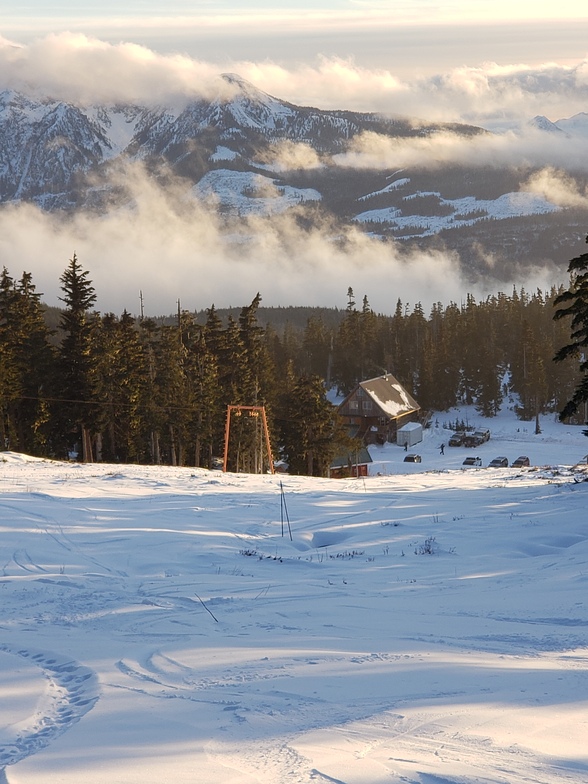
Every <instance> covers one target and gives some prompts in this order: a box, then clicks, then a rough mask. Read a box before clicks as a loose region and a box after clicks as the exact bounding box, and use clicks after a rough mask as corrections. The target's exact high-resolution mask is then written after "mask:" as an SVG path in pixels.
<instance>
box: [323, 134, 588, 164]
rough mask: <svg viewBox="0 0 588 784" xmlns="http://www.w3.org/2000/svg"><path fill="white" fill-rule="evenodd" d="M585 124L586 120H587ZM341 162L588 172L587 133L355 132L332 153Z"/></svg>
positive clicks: (337, 161)
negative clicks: (404, 135)
mask: <svg viewBox="0 0 588 784" xmlns="http://www.w3.org/2000/svg"><path fill="white" fill-rule="evenodd" d="M587 129H588V125H587ZM333 160H334V162H335V163H336V164H337V165H339V166H348V167H351V168H355V169H366V168H367V169H389V168H397V167H408V166H416V167H419V168H424V169H434V168H439V167H442V166H447V165H456V164H459V165H464V166H473V167H480V166H490V167H496V168H504V167H515V168H518V167H544V166H546V165H547V166H552V167H554V168H573V169H575V170H577V171H588V136H587V137H586V138H582V137H579V138H575V139H570V138H568V137H567V136H565V134H556V133H548V132H545V131H541V130H537V129H535V128H531V127H529V128H524V129H522V130H521V131H517V132H514V131H508V132H507V133H504V134H491V133H484V134H478V135H474V136H463V135H462V134H458V133H453V132H450V131H441V132H439V133H431V134H427V135H424V136H417V137H412V138H389V137H387V136H382V135H380V134H376V133H364V134H362V135H361V136H358V137H356V138H355V139H354V140H353V142H352V144H351V145H350V148H349V149H348V151H347V152H345V153H341V154H340V155H336V156H334V159H333Z"/></svg>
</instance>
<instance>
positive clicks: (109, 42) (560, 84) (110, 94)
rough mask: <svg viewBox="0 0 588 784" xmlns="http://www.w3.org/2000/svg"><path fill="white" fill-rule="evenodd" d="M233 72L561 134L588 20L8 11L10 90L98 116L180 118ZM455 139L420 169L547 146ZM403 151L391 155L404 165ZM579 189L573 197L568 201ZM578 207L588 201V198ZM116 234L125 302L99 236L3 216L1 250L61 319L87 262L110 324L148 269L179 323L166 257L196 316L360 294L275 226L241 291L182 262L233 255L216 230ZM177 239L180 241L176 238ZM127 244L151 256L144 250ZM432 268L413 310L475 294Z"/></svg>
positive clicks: (561, 16) (294, 87)
mask: <svg viewBox="0 0 588 784" xmlns="http://www.w3.org/2000/svg"><path fill="white" fill-rule="evenodd" d="M222 72H235V73H238V74H239V75H241V76H242V77H243V78H245V79H246V80H248V81H250V82H251V83H253V84H254V85H255V86H256V87H258V88H260V89H261V90H264V91H265V92H267V93H269V94H271V95H275V96H277V97H279V98H280V99H283V100H288V101H291V102H293V103H296V104H299V105H305V106H316V107H319V108H324V109H348V110H357V111H376V112H382V113H384V114H388V115H396V116H398V115H401V116H409V117H414V118H417V119H422V120H425V121H448V122H468V123H472V124H476V125H480V126H483V127H485V128H488V129H491V130H495V129H499V130H501V131H504V130H508V129H509V128H512V127H519V126H520V125H521V124H524V123H526V121H527V120H529V119H530V118H532V117H534V116H535V115H539V114H540V115H545V116H547V117H548V118H549V119H550V120H553V121H555V120H558V119H562V118H569V117H571V116H573V115H575V114H578V113H581V112H586V111H588V11H587V10H586V8H585V4H584V3H583V2H577V1H575V0H563V1H562V2H560V3H558V4H554V3H553V2H527V0H520V1H519V2H516V3H513V2H506V1H505V0H500V1H499V2H481V1H478V2H461V1H460V0H455V1H454V2H443V3H434V2H425V1H424V0H411V1H410V2H408V1H407V2H403V1H402V0H397V1H396V2H391V1H389V0H373V1H372V2H370V0H353V1H349V2H343V0H330V1H328V0H322V2H318V3H317V2H307V1H306V0H303V1H302V2H297V3H293V2H274V1H273V0H272V1H271V2H270V1H269V0H268V1H267V2H261V1H260V2H256V3H252V2H236V1H233V2H229V0H220V1H219V2H217V1H216V0H215V1H214V2H212V0H210V1H208V0H203V2H193V1H191V2H188V1H186V2H178V0H172V1H171V2H168V3H166V4H162V3H155V2H153V1H152V0H137V1H136V2H123V3H121V2H114V1H113V0H105V2H101V3H97V2H96V3H87V2H86V3H80V2H76V3H74V2H70V1H65V2H58V3H54V4H48V3H46V2H44V0H35V1H34V2H24V3H17V2H12V0H0V89H2V88H5V87H6V88H15V89H21V90H23V91H25V92H26V91H29V90H31V89H33V90H38V91H40V92H42V93H45V94H50V95H51V96H52V97H55V98H60V99H65V100H72V101H77V102H80V103H86V104H88V103H96V102H105V103H108V102H116V101H123V102H124V101H128V102H137V103H147V104H149V103H150V102H151V103H160V104H166V105H168V104H171V105H173V104H174V103H180V104H181V103H182V102H185V101H186V100H187V99H190V98H194V97H195V96H199V95H208V96H210V95H212V94H215V93H216V91H217V90H218V75H219V73H222ZM437 141H438V144H437ZM454 141H455V140H452V139H446V138H441V137H439V139H438V140H436V142H435V149H427V150H422V149H418V150H416V151H414V155H416V157H417V159H418V160H420V161H422V160H423V159H431V160H433V159H436V158H439V156H441V158H443V159H446V158H448V157H449V158H450V159H452V160H456V162H457V161H458V160H459V159H460V155H465V156H467V157H468V160H469V161H471V160H488V159H489V158H490V159H492V160H494V161H498V162H500V161H503V162H505V163H507V164H510V163H512V161H513V160H515V161H516V160H517V159H520V157H521V155H524V154H526V153H527V151H529V150H535V149H536V147H537V144H538V139H537V138H533V139H529V140H527V139H525V138H522V139H521V138H518V139H514V138H513V137H502V138H501V139H500V140H496V139H493V140H492V141H491V142H489V147H488V149H487V150H485V151H479V150H470V149H466V147H465V146H464V145H461V146H460V145H457V144H454ZM425 143H427V144H428V142H426V140H423V144H425ZM552 146H553V145H552ZM585 147H586V142H579V143H576V142H574V144H566V145H562V147H561V149H559V150H557V151H553V150H551V151H550V152H549V154H546V155H543V157H542V153H541V152H538V153H537V155H536V156H535V159H534V160H533V163H534V164H535V165H539V166H542V165H545V167H547V168H549V167H555V168H556V169H559V168H561V169H563V170H565V168H566V166H567V165H568V164H569V163H570V162H571V163H574V162H575V163H581V162H582V161H585V160H586V154H585V152H586V151H585ZM361 152H362V155H363V158H362V160H365V159H366V156H367V155H368V153H369V154H370V155H372V158H371V160H377V159H378V156H379V158H380V159H381V160H382V161H385V162H386V163H384V164H383V165H384V166H387V165H388V163H387V162H388V161H389V157H387V153H386V151H385V150H377V151H376V152H375V153H374V152H373V151H368V150H362V151H361ZM397 154H398V151H397V150H395V151H394V152H393V157H397ZM414 155H413V152H411V151H407V158H406V159H407V160H408V161H410V160H411V156H413V158H414ZM423 156H424V158H423ZM549 171H551V170H549ZM558 176H559V175H558ZM575 187H576V186H575V185H574V184H573V183H572V190H573V189H574V188H575ZM140 189H141V193H140V198H139V200H138V201H139V209H138V214H141V204H143V205H144V204H145V203H146V201H148V199H149V196H152V197H154V196H155V194H154V193H153V190H152V189H150V188H149V187H146V186H145V183H141V185H140ZM579 198H580V200H581V201H582V202H585V201H586V194H584V193H581V194H580V197H579ZM156 202H157V205H156ZM151 203H152V205H153V206H152V207H151V208H150V210H151V212H149V215H151V214H152V212H153V211H156V212H157V214H158V215H167V206H166V205H165V204H163V203H162V200H161V199H160V198H159V197H158V198H157V199H155V198H152V199H151ZM7 223H8V224H9V225H7ZM119 223H122V221H121V220H120V216H119V215H114V216H112V215H111V216H108V218H107V220H106V221H105V224H106V236H109V237H111V239H112V243H115V244H109V251H110V252H112V253H113V255H114V256H116V257H117V258H125V259H129V260H130V261H129V270H128V273H127V278H128V279H129V280H128V281H126V283H128V285H127V286H126V288H124V291H123V287H122V286H119V287H117V288H116V289H115V288H114V287H112V285H110V281H112V277H113V272H114V271H115V270H116V273H117V275H118V274H119V271H120V265H118V266H114V267H113V266H112V265H113V264H115V262H110V263H109V261H108V259H106V258H105V257H104V253H103V252H102V247H101V245H100V243H101V238H102V237H103V236H105V233H104V223H102V222H100V223H97V224H94V225H89V223H88V221H87V220H85V219H81V221H80V220H77V219H76V221H74V226H73V229H72V230H71V231H70V232H69V233H68V232H67V231H65V230H64V227H63V225H61V224H57V223H54V222H53V223H52V222H51V221H48V220H47V219H46V217H45V216H43V215H39V214H37V213H34V211H31V210H29V209H28V208H27V207H26V206H25V207H23V208H22V209H21V210H14V211H12V212H10V213H9V214H8V215H3V216H0V229H1V232H0V237H1V238H2V239H0V249H1V250H2V252H3V254H4V258H5V259H7V260H8V263H7V266H8V267H9V269H10V270H11V272H13V274H14V275H18V274H20V270H19V269H15V268H14V263H13V262H12V259H14V258H16V259H19V260H20V259H24V260H25V263H27V269H28V270H30V271H32V272H33V276H34V279H36V280H38V281H39V285H40V288H41V290H43V291H46V292H50V301H51V304H57V289H58V283H57V281H58V278H59V275H60V274H61V272H62V270H63V269H64V268H65V266H66V264H67V259H68V258H70V257H71V254H72V253H73V252H74V251H77V252H78V253H79V255H80V257H81V258H82V261H83V258H84V257H85V258H86V260H87V263H88V265H89V266H90V271H91V272H92V274H93V275H96V280H97V283H98V288H99V302H100V307H101V309H104V310H111V309H112V310H115V311H118V312H120V311H121V310H122V308H123V307H127V308H128V309H130V310H131V311H135V309H136V305H134V304H133V301H134V302H135V303H136V302H137V301H138V295H137V293H136V291H135V289H136V288H137V286H136V285H135V284H134V283H133V280H135V279H136V278H137V270H138V269H142V271H143V273H146V271H147V270H149V272H150V276H149V279H148V280H145V281H144V286H143V288H145V289H148V290H151V291H152V292H153V294H152V295H151V302H152V303H153V304H152V307H153V308H154V309H155V312H157V313H161V312H163V313H167V312H173V310H174V303H175V301H176V299H177V297H178V291H177V290H176V291H175V292H174V293H172V292H171V291H169V289H168V290H166V292H165V297H163V296H162V295H160V294H158V293H157V291H158V288H159V289H160V291H163V289H162V288H161V287H160V280H159V278H160V277H163V272H164V271H163V270H162V269H161V268H160V267H158V265H160V261H159V260H160V258H161V255H162V253H166V249H168V248H170V247H172V246H173V245H175V246H176V247H177V251H178V258H177V259H176V261H175V263H176V265H177V267H178V281H179V284H178V287H177V288H181V290H182V291H185V290H186V284H187V282H188V281H189V280H190V279H196V280H197V281H198V285H201V286H202V288H201V290H197V289H198V287H197V286H196V284H194V285H193V287H192V290H191V291H190V302H189V303H187V306H188V307H190V308H192V307H193V308H203V307H208V306H209V305H210V304H211V303H212V302H215V304H216V305H217V306H227V305H235V304H238V305H242V304H246V303H247V302H249V301H250V300H251V299H252V297H253V296H254V295H255V292H256V289H257V287H258V286H257V285H256V284H255V283H253V284H244V283H242V281H250V280H252V279H255V278H256V277H257V278H260V277H263V279H264V282H265V286H266V292H265V293H266V296H265V300H264V301H265V304H268V305H269V304H276V305H277V304H320V303H324V304H328V305H331V306H333V305H341V304H344V299H345V297H344V292H345V290H346V288H347V285H354V286H357V285H359V286H361V285H362V283H361V282H359V281H356V280H352V279H351V275H352V272H353V270H354V269H355V268H357V264H356V260H357V259H356V258H355V257H351V256H346V257H345V258H341V257H340V256H339V257H337V254H336V252H335V251H334V250H333V249H330V248H329V247H327V245H326V244H325V242H324V238H320V237H312V238H310V239H309V238H308V237H307V236H304V237H300V238H299V239H300V242H299V243H295V242H294V239H293V238H292V237H291V236H290V238H289V241H290V240H291V242H290V245H289V247H287V248H280V249H279V252H278V253H277V254H276V241H275V237H272V236H271V234H272V230H271V227H270V229H269V231H268V230H267V227H266V229H264V231H263V232H261V233H260V234H259V235H258V238H259V239H260V242H259V243H258V244H257V246H256V248H255V253H256V254H257V257H254V258H246V259H245V260H244V262H243V263H244V266H245V267H246V270H245V271H246V274H245V275H244V276H234V275H230V274H228V272H227V271H228V269H229V268H230V265H231V264H233V262H232V261H230V262H227V259H226V256H225V255H223V254H224V251H222V252H220V255H221V256H222V258H221V259H220V261H218V262H217V265H216V269H218V270H222V272H221V271H219V272H218V275H212V276H211V273H210V270H208V269H203V267H202V265H201V264H200V263H199V264H198V267H197V269H196V271H195V272H196V274H194V273H193V271H192V270H191V269H189V268H188V262H187V261H186V259H187V258H188V254H187V253H186V252H185V248H186V244H187V245H188V246H189V247H190V248H194V247H198V248H202V249H203V251H202V255H203V257H207V258H213V259H216V258H217V257H218V256H219V252H218V247H219V245H220V244H222V243H220V242H219V237H218V236H217V235H215V236H214V237H213V238H212V240H211V231H212V230H213V229H214V225H213V224H210V222H209V224H208V225H207V227H206V236H205V237H204V239H203V237H202V235H198V236H197V237H194V228H193V226H186V225H176V223H175V219H174V220H172V221H168V222H167V224H166V225H165V226H163V227H162V229H161V230H159V223H157V222H155V223H154V222H153V220H150V221H149V222H147V223H144V222H142V220H141V219H137V220H135V221H134V223H133V226H132V228H131V230H130V231H128V230H127V231H125V230H124V229H122V228H120V227H119ZM24 226H26V227H27V230H26V231H23V227H24ZM171 227H173V230H174V232H175V234H174V236H173V237H171V238H170V236H169V233H170V231H171V230H172V228H171ZM155 232H157V236H154V233H155ZM212 233H214V231H213V232H212ZM282 236H284V234H283V233H282ZM128 238H132V240H128ZM182 239H183V240H184V242H183V243H182ZM321 239H322V242H321V241H320V240H321ZM130 242H132V243H133V244H131V245H130V244H129V243H130ZM116 243H118V244H116ZM360 245H361V247H359V245H358V248H357V255H358V257H360V258H367V257H368V256H369V255H370V254H372V255H373V254H375V255H382V254H380V250H379V249H378V248H377V247H370V248H367V249H366V248H365V243H363V244H362V243H360ZM133 247H136V248H138V249H139V250H138V251H137V252H136V253H134V252H133ZM294 247H298V248H300V247H301V248H302V250H301V252H300V253H298V252H296V253H293V252H292V248H294ZM97 249H98V250H99V251H100V254H101V256H100V254H97V252H96V250H97ZM47 255H49V256H50V257H51V262H50V269H49V264H45V263H44V268H43V274H42V275H39V269H38V267H39V261H38V259H39V258H41V257H45V256H47ZM97 255H98V256H99V257H97ZM276 255H277V257H278V258H279V259H280V261H279V263H278V265H277V266H278V268H279V272H278V274H271V275H270V276H269V277H268V272H270V266H269V264H270V262H271V260H272V259H275V258H276ZM393 255H394V254H392V256H393ZM261 257H263V258H264V259H265V260H264V261H263V263H262V266H260V265H259V263H257V261H256V259H259V258H261ZM295 257H302V258H307V259H309V262H308V263H310V259H312V258H321V259H323V263H321V265H320V269H319V270H318V275H317V279H318V281H319V284H318V285H317V286H316V287H315V288H314V289H313V290H312V291H309V288H308V285H307V279H306V275H297V276H294V277H295V280H294V285H292V284H293V276H292V275H291V274H290V273H291V272H292V269H291V259H292V258H295ZM146 258H148V261H146ZM180 258H181V259H184V261H180ZM268 260H269V261H268ZM421 261H422V263H420V264H419V265H418V267H416V268H415V269H416V274H415V275H413V276H411V281H412V282H414V283H415V285H414V286H413V288H412V289H411V290H410V291H408V290H406V288H405V289H403V290H401V291H398V294H399V295H401V296H402V298H403V300H409V301H411V302H415V301H418V300H420V299H424V301H425V302H427V301H428V302H434V301H437V300H441V301H444V302H447V300H448V299H449V298H451V299H459V297H460V296H463V295H464V293H465V290H464V285H463V282H462V281H461V280H460V279H459V276H456V275H455V274H454V267H455V264H454V261H455V260H454V259H452V258H451V257H444V258H432V257H430V256H427V257H426V258H424V259H422V260H421ZM4 263H5V262H4ZM109 264H110V266H109ZM382 264H383V265H384V266H385V267H386V269H387V270H389V271H390V277H391V279H395V278H396V279H398V275H397V270H398V264H397V260H396V259H395V258H393V257H392V258H391V257H386V258H382ZM335 268H337V269H338V270H339V271H340V272H341V271H342V273H343V275H342V277H346V280H345V284H344V285H342V287H341V291H342V293H341V292H339V291H333V289H332V284H331V283H330V282H329V281H332V279H333V270H334V269H335ZM432 271H438V274H431V273H432ZM165 272H166V273H167V270H165ZM280 272H283V273H284V274H283V275H282V274H280ZM377 277H378V273H377V272H376V273H375V276H374V281H367V282H368V283H369V285H370V288H371V290H368V291H367V292H366V293H367V294H368V295H371V299H372V300H373V302H374V307H379V308H380V309H382V310H385V309H386V307H387V304H386V303H387V301H388V300H390V301H394V302H395V300H396V296H388V295H386V298H384V297H383V296H381V292H379V291H374V290H373V289H374V288H377V283H376V282H375V281H376V280H377ZM402 277H403V278H404V277H405V276H402ZM522 282H523V281H517V283H518V284H520V283H522ZM560 282H561V281H553V280H551V279H548V280H546V279H544V278H543V277H542V275H541V273H540V271H539V274H538V275H537V276H536V281H533V285H535V283H536V285H543V284H545V285H547V286H548V285H551V284H553V283H560ZM403 285H404V284H403ZM107 287H109V291H106V288H107ZM131 287H132V289H133V291H132V295H131V294H130V293H129V292H130V291H131ZM263 293H264V292H262V294H263ZM485 293H489V292H487V291H486V292H485ZM423 294H424V296H423ZM131 296H132V300H131ZM290 296H295V297H296V301H295V302H292V301H291V300H290ZM309 296H311V297H312V298H313V301H312V302H309ZM378 299H379V300H380V301H379V302H378V301H377V300H378ZM318 300H320V302H319V301H318Z"/></svg>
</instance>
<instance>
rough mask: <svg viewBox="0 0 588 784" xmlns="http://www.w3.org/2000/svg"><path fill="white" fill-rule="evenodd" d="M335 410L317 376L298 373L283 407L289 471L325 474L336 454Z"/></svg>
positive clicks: (283, 441) (283, 435)
mask: <svg viewBox="0 0 588 784" xmlns="http://www.w3.org/2000/svg"><path fill="white" fill-rule="evenodd" d="M336 417H337V413H336V410H335V408H334V406H332V405H331V403H329V401H328V400H327V399H326V397H325V388H324V385H323V382H322V380H321V379H320V378H319V377H318V376H301V377H300V378H298V380H297V381H296V383H295V384H294V386H293V388H292V391H291V393H290V395H289V396H288V401H287V403H286V405H285V407H284V421H283V423H282V443H283V451H284V457H285V459H286V461H287V462H288V465H289V471H290V473H292V474H303V475H307V476H327V475H328V470H329V466H330V464H331V462H332V460H333V457H334V456H335V451H336V436H337V433H338V427H337V419H336Z"/></svg>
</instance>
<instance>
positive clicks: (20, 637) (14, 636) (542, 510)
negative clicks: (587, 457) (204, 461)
mask: <svg viewBox="0 0 588 784" xmlns="http://www.w3.org/2000/svg"><path fill="white" fill-rule="evenodd" d="M458 416H459V417H463V416H466V417H468V420H469V421H470V422H471V423H472V424H476V425H482V424H489V426H490V427H491V430H492V437H491V439H490V441H489V442H488V444H485V445H484V449H486V448H487V449H488V452H487V453H485V454H484V463H485V464H486V461H487V458H488V457H489V456H490V455H492V456H495V454H503V453H504V454H508V455H509V457H510V458H511V459H512V457H514V456H516V455H517V454H529V455H530V456H531V457H532V462H533V464H534V466H535V467H534V468H531V469H529V470H522V471H520V470H519V471H517V470H514V469H500V470H499V469H496V470H489V469H474V470H469V471H466V470H463V469H462V468H461V460H462V459H463V455H464V454H465V453H466V450H464V449H462V448H456V449H455V450H452V449H450V448H447V449H446V450H445V455H441V454H440V453H439V444H440V442H443V441H445V442H446V439H447V437H448V433H449V432H450V431H449V429H447V428H444V424H449V421H450V420H451V419H455V418H456V417H458ZM475 418H476V415H475V413H474V412H472V411H464V410H462V411H460V412H456V411H453V412H449V413H448V414H440V415H438V416H437V417H435V418H434V420H433V426H432V428H431V429H430V430H428V431H426V434H425V440H424V441H423V443H422V444H420V445H418V447H417V448H418V449H419V450H420V451H421V452H422V455H423V463H422V464H421V465H420V466H419V465H412V466H410V467H409V468H410V471H411V473H410V474H402V473H399V472H398V471H396V470H395V469H396V467H398V468H399V470H401V467H402V466H408V464H404V463H402V457H403V451H402V450H401V449H399V448H397V447H394V446H393V445H389V446H388V447H385V448H382V449H381V451H380V452H378V455H379V457H380V458H381V461H380V462H381V463H382V466H380V468H381V467H383V465H384V456H385V455H386V456H387V458H388V460H387V464H386V465H387V470H386V473H390V471H391V470H392V468H394V473H392V474H390V475H381V476H372V477H368V478H366V479H365V480H363V479H360V480H331V481H329V480H320V479H309V478H304V477H288V476H282V477H280V478H278V477H273V476H261V477H253V476H245V475H230V474H222V473H218V472H207V471H203V470H196V469H178V468H169V467H148V466H143V467H140V466H120V465H119V466H109V465H77V464H64V463H53V462H50V461H42V460H34V459H29V458H26V457H24V456H22V455H16V454H12V453H3V454H2V457H1V458H0V521H1V522H0V525H1V527H2V552H3V564H2V567H3V569H2V576H1V577H0V592H1V596H2V616H1V621H0V625H1V629H2V634H1V638H0V695H1V699H0V764H1V765H5V766H6V768H5V774H6V779H7V781H8V782H10V783H11V784H41V782H42V783H43V784H47V782H57V781H59V782H60V784H74V782H75V784H79V782H80V781H83V782H84V784H112V783H113V782H116V784H137V783H138V782H141V783H142V782H156V781H157V782H167V781H173V782H174V784H188V783H189V784H217V783H218V784H237V782H238V784H254V783H255V784H286V783H288V784H291V783H292V782H298V784H311V782H312V783H313V784H317V782H318V783H321V782H322V784H327V782H330V783H331V784H332V783H333V782H337V783H338V784H441V783H442V784H523V782H525V784H528V782H536V784H560V783H561V782H567V784H580V783H583V782H585V781H586V779H587V778H588V755H587V753H586V736H587V731H588V723H587V719H586V716H587V715H588V714H587V709H588V692H587V691H586V668H587V665H588V609H587V605H586V585H587V580H588V577H587V575H588V532H587V529H586V522H585V521H586V505H587V501H588V482H585V481H579V480H584V479H585V478H586V473H585V468H584V469H573V468H572V467H570V462H575V460H576V459H577V458H578V457H579V456H582V455H583V454H585V453H586V452H588V446H587V445H588V439H586V438H585V437H584V436H582V434H581V429H579V428H569V427H564V426H562V425H559V424H557V423H556V422H555V421H554V420H553V418H552V417H544V418H542V420H541V428H542V433H541V434H540V435H538V436H536V435H534V429H533V427H532V424H530V423H521V422H519V421H518V420H515V419H514V417H513V416H512V415H511V414H510V412H504V414H503V415H502V416H501V417H500V418H499V419H496V420H489V422H483V420H481V419H477V420H476V421H475V422H474V421H473V420H474V419H475ZM468 453H469V452H468ZM373 454H374V460H375V461H376V462H377V455H376V454H375V453H373ZM397 456H398V461H397V462H396V460H397ZM537 465H540V466H541V467H540V468H537V467H536V466H537ZM374 467H376V463H374ZM407 470H408V469H407ZM380 473H382V474H383V473H384V472H382V471H380ZM280 482H281V483H282V485H280ZM281 488H282V489H283V492H284V495H283V496H282V495H281ZM282 501H285V502H286V507H285V512H286V514H284V506H283V503H282ZM290 533H291V536H290ZM1 775H2V774H1V773H0V780H1Z"/></svg>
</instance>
